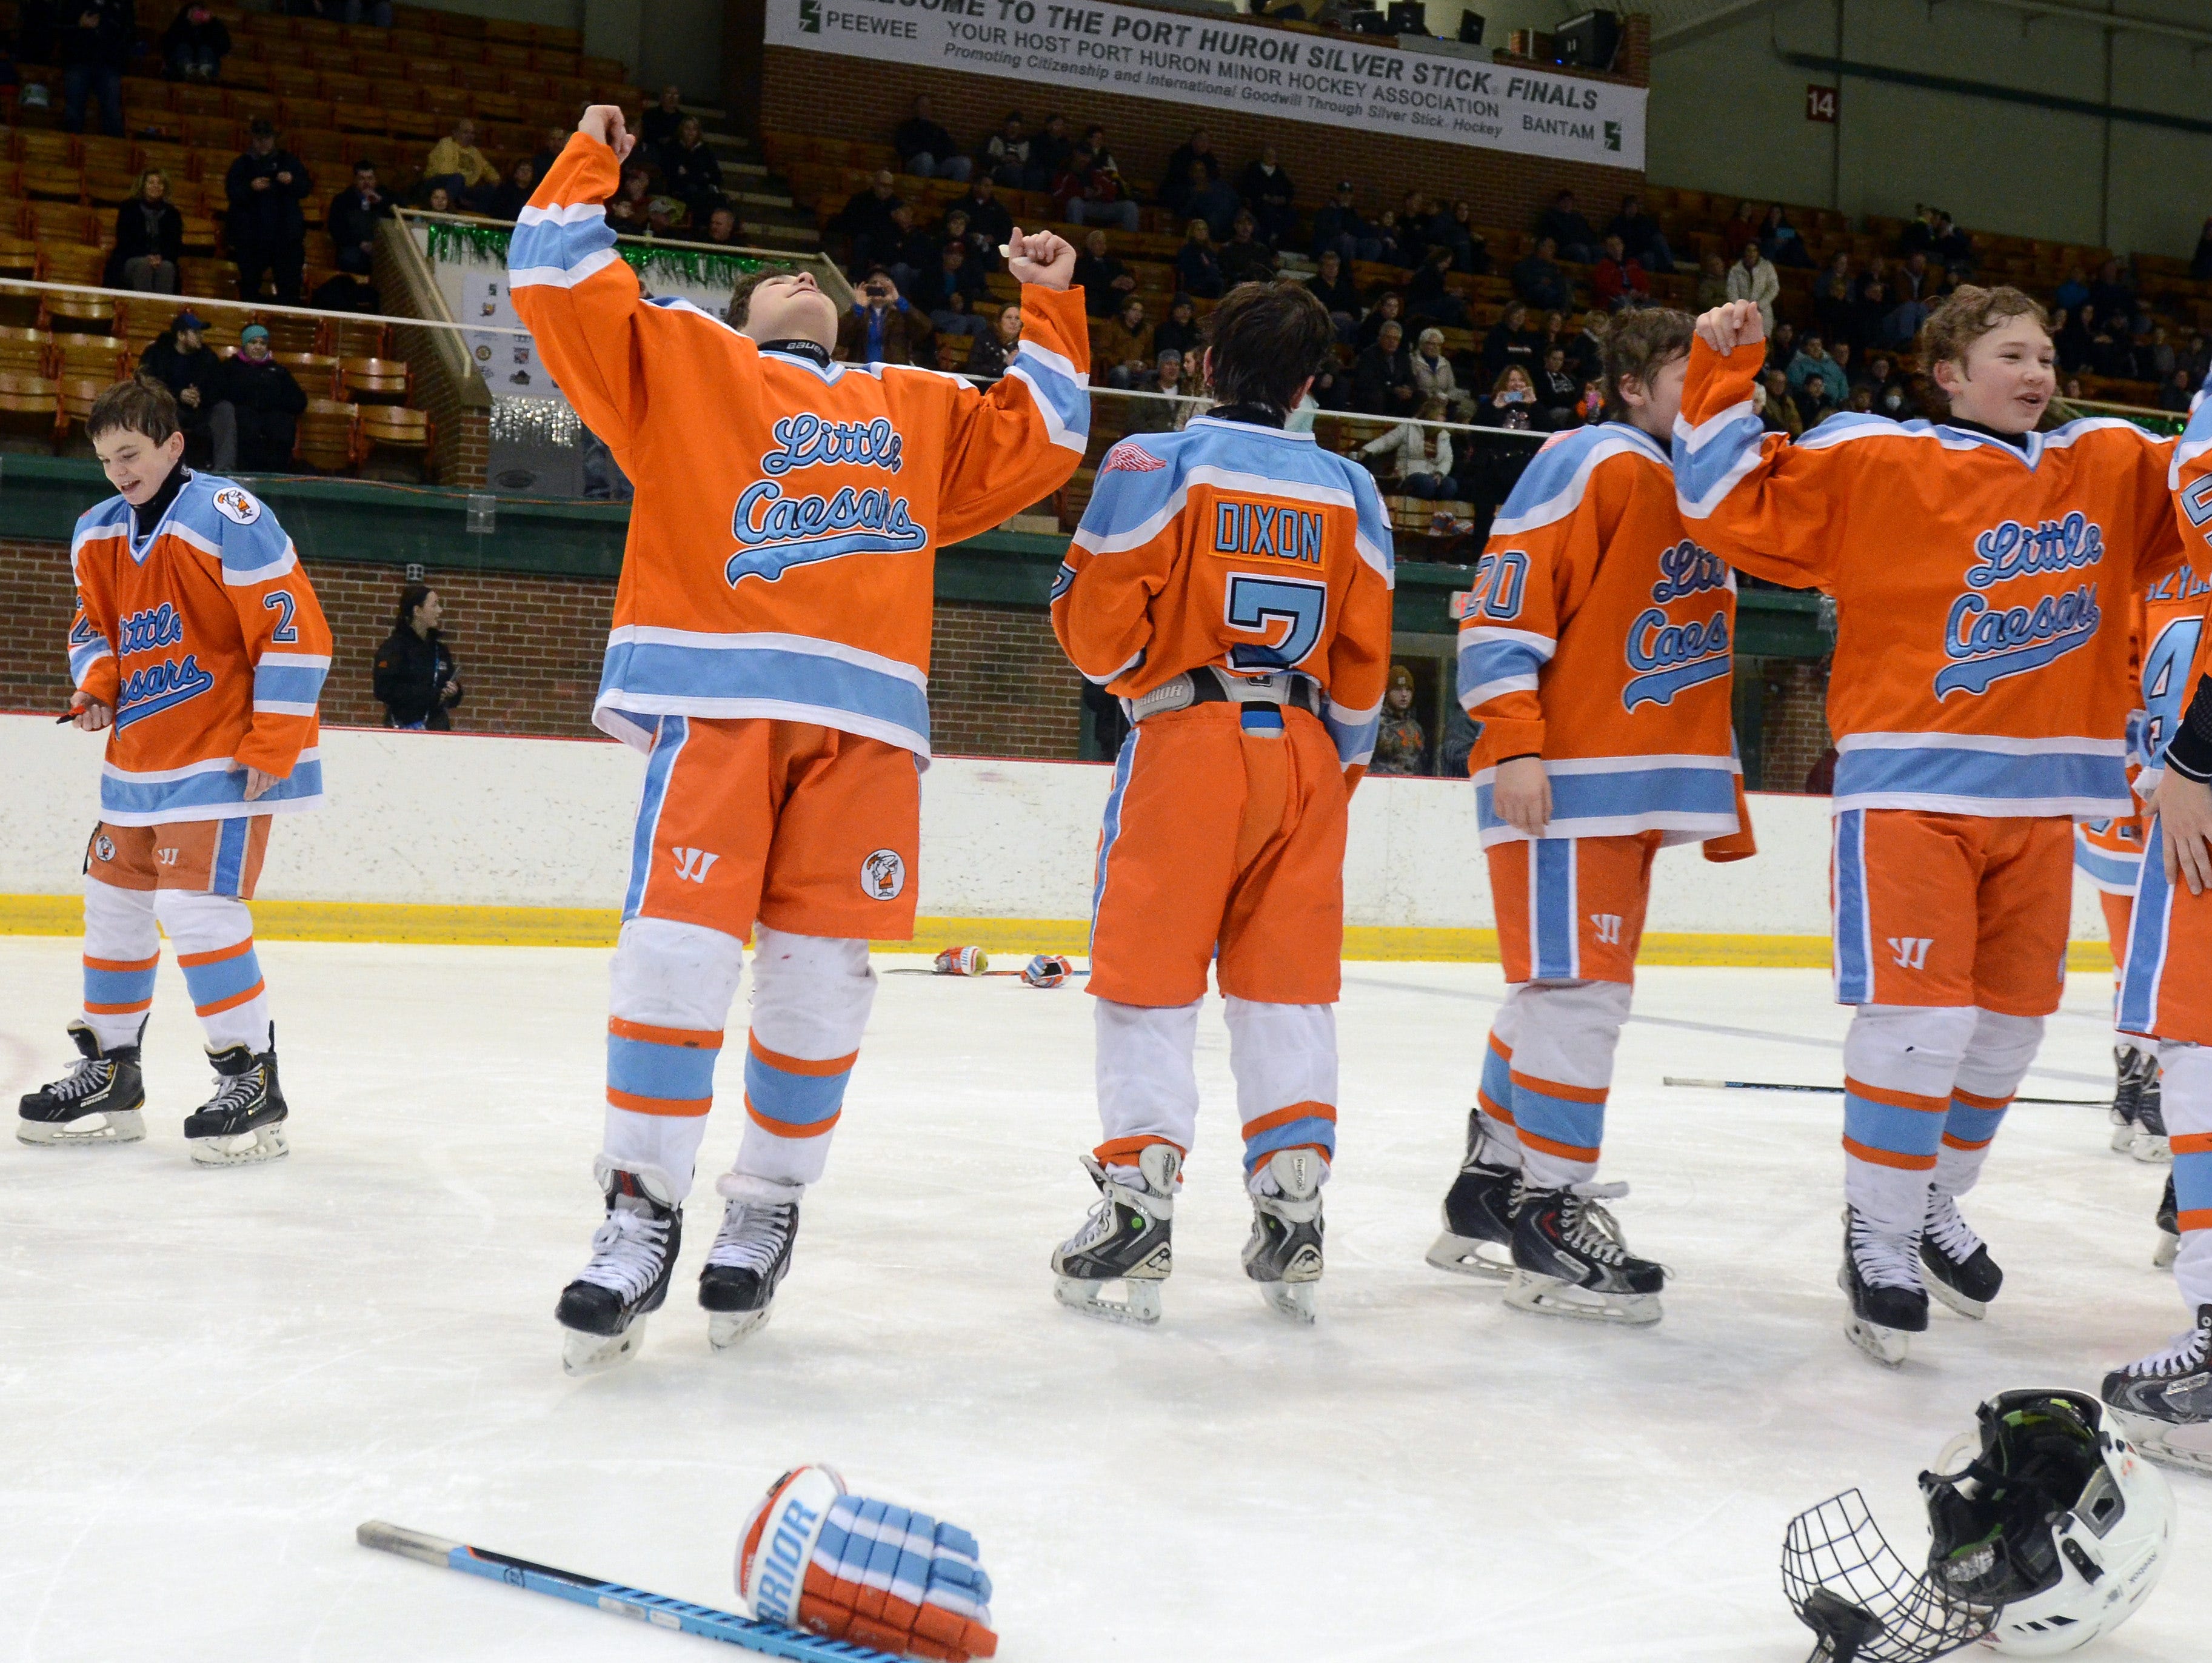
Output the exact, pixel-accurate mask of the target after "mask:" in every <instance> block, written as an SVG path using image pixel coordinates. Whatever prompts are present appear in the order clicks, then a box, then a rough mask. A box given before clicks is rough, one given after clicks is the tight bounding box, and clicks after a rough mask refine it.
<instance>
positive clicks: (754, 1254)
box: [707, 1201, 799, 1276]
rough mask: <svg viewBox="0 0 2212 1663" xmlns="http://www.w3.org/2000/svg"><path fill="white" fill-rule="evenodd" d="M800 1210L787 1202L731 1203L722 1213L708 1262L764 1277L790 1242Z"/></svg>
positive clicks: (710, 1248)
mask: <svg viewBox="0 0 2212 1663" xmlns="http://www.w3.org/2000/svg"><path fill="white" fill-rule="evenodd" d="M798 1215H799V1209H798V1208H797V1207H795V1206H792V1205H790V1204H789V1203H786V1204H784V1205H782V1206H780V1207H771V1206H764V1205H763V1204H762V1203H759V1202H746V1201H732V1202H731V1203H730V1204H729V1205H728V1207H727V1208H726V1209H724V1211H723V1213H722V1227H721V1229H720V1232H719V1233H718V1234H716V1235H715V1237H714V1246H712V1247H709V1248H708V1250H707V1263H708V1264H720V1265H722V1266H724V1267H726V1268H728V1269H732V1270H756V1271H758V1272H760V1273H761V1274H762V1275H763V1276H765V1275H766V1274H767V1273H768V1271H769V1269H770V1267H772V1266H773V1265H774V1264H775V1261H776V1258H777V1257H778V1256H779V1255H780V1254H781V1253H782V1252H783V1250H784V1246H785V1244H787V1242H789V1241H790V1240H791V1230H792V1225H793V1222H794V1221H796V1219H797V1217H798Z"/></svg>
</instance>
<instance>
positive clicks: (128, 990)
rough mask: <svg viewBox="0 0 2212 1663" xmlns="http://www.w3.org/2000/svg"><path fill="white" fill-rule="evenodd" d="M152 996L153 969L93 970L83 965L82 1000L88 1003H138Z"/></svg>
mask: <svg viewBox="0 0 2212 1663" xmlns="http://www.w3.org/2000/svg"><path fill="white" fill-rule="evenodd" d="M153 996H154V971H153V968H152V967H151V966H149V967H148V968H147V969H145V970H94V968H93V967H92V966H90V965H87V966H85V967H84V1002H85V1003H87V1004H88V1005H139V1004H143V1003H145V1002H147V1001H148V1000H149V999H151V998H152V997H153Z"/></svg>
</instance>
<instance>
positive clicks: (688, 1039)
mask: <svg viewBox="0 0 2212 1663" xmlns="http://www.w3.org/2000/svg"><path fill="white" fill-rule="evenodd" d="M607 1032H608V1033H611V1034H612V1035H614V1037H615V1038H616V1039H642V1040H644V1041H645V1042H646V1043H647V1045H681V1046H683V1047H684V1049H685V1050H686V1051H720V1050H721V1048H722V1030H721V1029H720V1028H657V1027H655V1026H653V1024H652V1023H650V1022H633V1021H631V1020H629V1018H628V1017H627V1016H610V1017H608V1018H607Z"/></svg>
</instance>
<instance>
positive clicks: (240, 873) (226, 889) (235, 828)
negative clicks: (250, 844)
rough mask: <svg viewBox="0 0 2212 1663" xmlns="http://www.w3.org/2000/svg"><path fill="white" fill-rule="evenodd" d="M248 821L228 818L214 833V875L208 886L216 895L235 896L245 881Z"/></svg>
mask: <svg viewBox="0 0 2212 1663" xmlns="http://www.w3.org/2000/svg"><path fill="white" fill-rule="evenodd" d="M249 824H250V823H249V822H248V821H246V820H242V819H228V820H224V821H223V822H222V830H221V831H217V832H216V841H215V877H214V880H213V881H212V882H211V883H210V885H209V886H208V888H209V892H210V893H212V894H216V895H230V896H235V895H236V894H237V893H238V892H239V888H240V886H241V885H242V884H243V883H244V882H245V881H246V833H247V829H248V826H249Z"/></svg>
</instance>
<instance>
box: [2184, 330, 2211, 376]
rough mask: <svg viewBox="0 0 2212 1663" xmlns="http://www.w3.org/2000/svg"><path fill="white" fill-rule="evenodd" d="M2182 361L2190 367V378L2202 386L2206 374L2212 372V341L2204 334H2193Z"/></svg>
mask: <svg viewBox="0 0 2212 1663" xmlns="http://www.w3.org/2000/svg"><path fill="white" fill-rule="evenodd" d="M2181 362H2182V363H2183V364H2185V366H2186V367H2187V368H2188V370H2189V375H2190V379H2191V380H2192V381H2195V382H2196V383H2197V385H2198V386H2199V387H2202V386H2203V384H2204V378H2205V376H2206V375H2207V374H2208V373H2212V341H2208V340H2207V339H2206V338H2205V337H2203V335H2191V337H2190V338H2189V345H2188V348H2187V350H2185V352H2184V353H2183V354H2182V357H2181Z"/></svg>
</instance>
